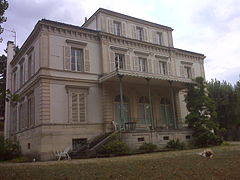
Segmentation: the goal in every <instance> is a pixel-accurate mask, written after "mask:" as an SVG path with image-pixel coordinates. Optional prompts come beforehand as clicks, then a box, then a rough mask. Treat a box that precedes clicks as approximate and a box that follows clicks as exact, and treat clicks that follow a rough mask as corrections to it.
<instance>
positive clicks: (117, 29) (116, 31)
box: [113, 22, 121, 36]
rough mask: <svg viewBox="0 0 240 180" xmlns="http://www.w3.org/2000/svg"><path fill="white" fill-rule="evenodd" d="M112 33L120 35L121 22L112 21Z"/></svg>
mask: <svg viewBox="0 0 240 180" xmlns="http://www.w3.org/2000/svg"><path fill="white" fill-rule="evenodd" d="M113 27H114V34H115V35H118V36H120V35H121V23H120V22H113Z"/></svg>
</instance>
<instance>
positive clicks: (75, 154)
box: [70, 131, 118, 159]
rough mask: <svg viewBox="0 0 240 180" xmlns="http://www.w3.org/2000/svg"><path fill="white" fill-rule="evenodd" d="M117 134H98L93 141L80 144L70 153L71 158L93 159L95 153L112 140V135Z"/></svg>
mask: <svg viewBox="0 0 240 180" xmlns="http://www.w3.org/2000/svg"><path fill="white" fill-rule="evenodd" d="M116 134H118V131H114V132H109V133H104V134H100V135H98V136H96V137H94V138H93V139H90V140H89V141H88V142H87V143H85V144H81V145H79V146H78V147H77V150H75V151H72V152H71V153H70V156H71V158H73V159H77V158H84V157H95V156H96V155H97V152H98V151H99V150H100V149H101V148H102V147H103V146H104V145H105V144H107V143H108V142H109V141H111V140H112V139H113V138H114V135H116Z"/></svg>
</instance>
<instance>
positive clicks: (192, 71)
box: [191, 67, 195, 78]
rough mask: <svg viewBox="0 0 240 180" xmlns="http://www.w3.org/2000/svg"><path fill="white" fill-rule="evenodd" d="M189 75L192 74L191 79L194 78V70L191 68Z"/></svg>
mask: <svg viewBox="0 0 240 180" xmlns="http://www.w3.org/2000/svg"><path fill="white" fill-rule="evenodd" d="M191 73H192V78H195V70H194V68H193V67H192V68H191Z"/></svg>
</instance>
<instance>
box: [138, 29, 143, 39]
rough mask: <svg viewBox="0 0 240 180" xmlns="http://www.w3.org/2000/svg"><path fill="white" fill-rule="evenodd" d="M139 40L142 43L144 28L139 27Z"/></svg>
mask: <svg viewBox="0 0 240 180" xmlns="http://www.w3.org/2000/svg"><path fill="white" fill-rule="evenodd" d="M136 30H137V40H140V41H142V40H143V28H141V27H137V28H136Z"/></svg>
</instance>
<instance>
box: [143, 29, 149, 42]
mask: <svg viewBox="0 0 240 180" xmlns="http://www.w3.org/2000/svg"><path fill="white" fill-rule="evenodd" d="M147 32H148V31H147V28H143V38H144V41H148V34H147Z"/></svg>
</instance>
